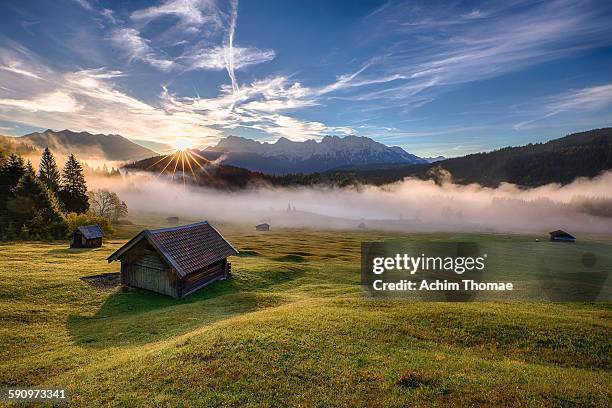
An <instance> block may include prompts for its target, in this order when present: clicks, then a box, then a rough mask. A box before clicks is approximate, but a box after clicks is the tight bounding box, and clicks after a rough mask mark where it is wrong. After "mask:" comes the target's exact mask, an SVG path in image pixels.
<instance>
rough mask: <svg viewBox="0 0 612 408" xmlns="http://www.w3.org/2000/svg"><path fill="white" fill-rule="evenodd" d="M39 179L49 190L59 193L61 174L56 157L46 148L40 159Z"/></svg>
mask: <svg viewBox="0 0 612 408" xmlns="http://www.w3.org/2000/svg"><path fill="white" fill-rule="evenodd" d="M39 169H40V170H39V173H38V177H39V178H40V180H41V181H42V182H43V184H45V185H46V186H47V187H48V188H49V190H51V191H52V192H54V193H56V194H57V192H58V191H59V186H60V172H59V169H58V168H57V163H56V162H55V157H53V153H51V150H49V148H48V147H47V148H45V150H44V151H43V153H42V156H41V158H40V166H39Z"/></svg>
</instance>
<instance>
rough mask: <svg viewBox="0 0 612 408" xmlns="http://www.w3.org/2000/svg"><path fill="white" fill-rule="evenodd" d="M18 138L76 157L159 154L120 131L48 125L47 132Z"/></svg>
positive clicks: (121, 158) (137, 157) (116, 158)
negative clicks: (52, 126) (104, 132)
mask: <svg viewBox="0 0 612 408" xmlns="http://www.w3.org/2000/svg"><path fill="white" fill-rule="evenodd" d="M15 139H17V140H20V141H27V142H29V143H30V144H32V145H33V146H36V147H38V148H40V149H44V148H45V147H49V149H51V150H52V151H53V153H55V154H58V155H62V156H66V155H68V154H70V153H73V154H75V155H76V156H77V157H81V158H84V159H92V160H94V159H99V160H108V161H132V160H142V159H145V158H147V157H151V156H155V155H157V153H156V152H154V151H153V150H151V149H148V148H146V147H143V146H141V145H139V144H137V143H135V142H133V141H131V140H130V139H128V138H126V137H124V136H121V135H117V134H102V133H97V134H93V133H89V132H85V131H83V132H74V131H72V130H69V129H64V130H60V131H54V130H51V129H47V130H45V131H44V132H33V133H29V134H27V135H23V136H18V137H16V138H15Z"/></svg>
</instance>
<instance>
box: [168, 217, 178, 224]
mask: <svg viewBox="0 0 612 408" xmlns="http://www.w3.org/2000/svg"><path fill="white" fill-rule="evenodd" d="M166 222H167V223H168V224H169V225H178V224H179V217H168V218H166Z"/></svg>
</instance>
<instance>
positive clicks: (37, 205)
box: [7, 169, 66, 239]
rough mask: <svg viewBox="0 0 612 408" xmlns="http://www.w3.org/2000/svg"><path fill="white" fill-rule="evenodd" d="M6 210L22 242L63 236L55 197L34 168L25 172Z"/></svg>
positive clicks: (61, 218) (63, 230) (62, 223)
mask: <svg viewBox="0 0 612 408" xmlns="http://www.w3.org/2000/svg"><path fill="white" fill-rule="evenodd" d="M7 209H8V211H9V214H10V218H11V221H12V222H14V223H15V224H16V228H17V229H18V230H19V232H20V237H21V238H22V239H27V238H40V237H41V236H52V237H54V238H62V237H64V236H65V234H66V222H65V220H64V217H63V216H62V212H61V211H60V207H59V204H58V202H57V199H56V197H55V195H54V194H52V193H51V192H50V191H49V189H48V188H47V187H46V186H45V185H44V184H43V183H42V181H40V180H39V179H38V177H36V173H35V172H34V170H33V169H32V170H31V171H30V170H26V172H25V173H24V175H23V176H22V177H21V180H19V183H18V184H17V186H16V187H15V188H14V197H13V198H12V199H10V200H9V202H8V203H7Z"/></svg>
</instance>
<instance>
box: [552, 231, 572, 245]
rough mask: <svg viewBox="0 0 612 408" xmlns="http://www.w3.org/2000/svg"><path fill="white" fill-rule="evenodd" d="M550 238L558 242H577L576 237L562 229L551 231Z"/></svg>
mask: <svg viewBox="0 0 612 408" xmlns="http://www.w3.org/2000/svg"><path fill="white" fill-rule="evenodd" d="M549 234H550V240H551V241H557V242H576V237H575V236H573V235H571V234H569V233H567V232H565V231H562V230H556V231H552V232H549Z"/></svg>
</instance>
